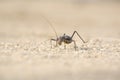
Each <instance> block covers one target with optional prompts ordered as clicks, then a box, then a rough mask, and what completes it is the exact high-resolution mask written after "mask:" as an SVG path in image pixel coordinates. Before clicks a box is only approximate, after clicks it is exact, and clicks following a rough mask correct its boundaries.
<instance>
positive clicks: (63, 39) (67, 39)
mask: <svg viewBox="0 0 120 80" xmlns="http://www.w3.org/2000/svg"><path fill="white" fill-rule="evenodd" d="M43 17H44V19H45V20H46V21H47V22H48V23H49V25H50V27H51V28H52V29H53V30H54V32H55V34H56V39H50V43H51V48H52V41H55V42H56V46H58V45H62V43H64V48H65V49H66V44H70V43H72V42H73V43H74V48H75V50H76V49H77V45H76V41H75V40H73V37H74V35H75V34H77V36H78V37H79V38H80V39H81V40H82V42H83V43H86V42H85V41H84V39H83V38H82V37H81V36H80V35H79V33H78V32H77V31H74V32H73V34H72V35H71V36H68V35H66V34H65V33H64V34H63V35H62V36H59V37H58V35H57V32H56V30H55V28H54V27H53V25H52V23H51V22H50V21H49V20H48V19H47V18H46V17H45V16H43Z"/></svg>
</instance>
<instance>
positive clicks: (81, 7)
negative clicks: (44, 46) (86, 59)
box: [0, 0, 120, 40]
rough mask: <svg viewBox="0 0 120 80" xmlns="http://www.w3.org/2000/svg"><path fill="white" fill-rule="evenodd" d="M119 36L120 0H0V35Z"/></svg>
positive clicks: (4, 37)
mask: <svg viewBox="0 0 120 80" xmlns="http://www.w3.org/2000/svg"><path fill="white" fill-rule="evenodd" d="M46 18H47V19H48V20H49V21H50V22H51V24H52V25H53V26H54V28H55V29H56V31H57V33H58V35H61V34H63V33H67V34H69V35H71V34H72V33H73V31H74V30H77V31H78V32H79V34H81V35H82V36H84V37H85V38H86V39H87V38H88V39H89V38H92V37H109V38H120V0H0V39H1V40H2V39H10V38H11V39H23V38H24V39H29V38H30V39H35V38H36V39H41V38H45V39H48V38H51V37H53V36H55V34H54V31H53V30H52V29H51V27H50V25H49V23H48V22H47V21H46Z"/></svg>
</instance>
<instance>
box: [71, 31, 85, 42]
mask: <svg viewBox="0 0 120 80" xmlns="http://www.w3.org/2000/svg"><path fill="white" fill-rule="evenodd" d="M75 33H76V34H77V35H78V37H79V38H80V39H81V40H82V42H83V43H86V42H85V41H84V39H83V38H82V37H81V36H80V35H79V34H78V32H77V31H74V32H73V34H72V36H71V38H73V36H74V35H75Z"/></svg>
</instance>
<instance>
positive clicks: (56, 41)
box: [50, 39, 57, 48]
mask: <svg viewBox="0 0 120 80" xmlns="http://www.w3.org/2000/svg"><path fill="white" fill-rule="evenodd" d="M52 41H55V42H56V46H57V40H56V39H50V44H51V48H52Z"/></svg>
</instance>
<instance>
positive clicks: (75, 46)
mask: <svg viewBox="0 0 120 80" xmlns="http://www.w3.org/2000/svg"><path fill="white" fill-rule="evenodd" d="M73 42H74V48H75V50H77V45H76V42H75V40H73Z"/></svg>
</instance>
